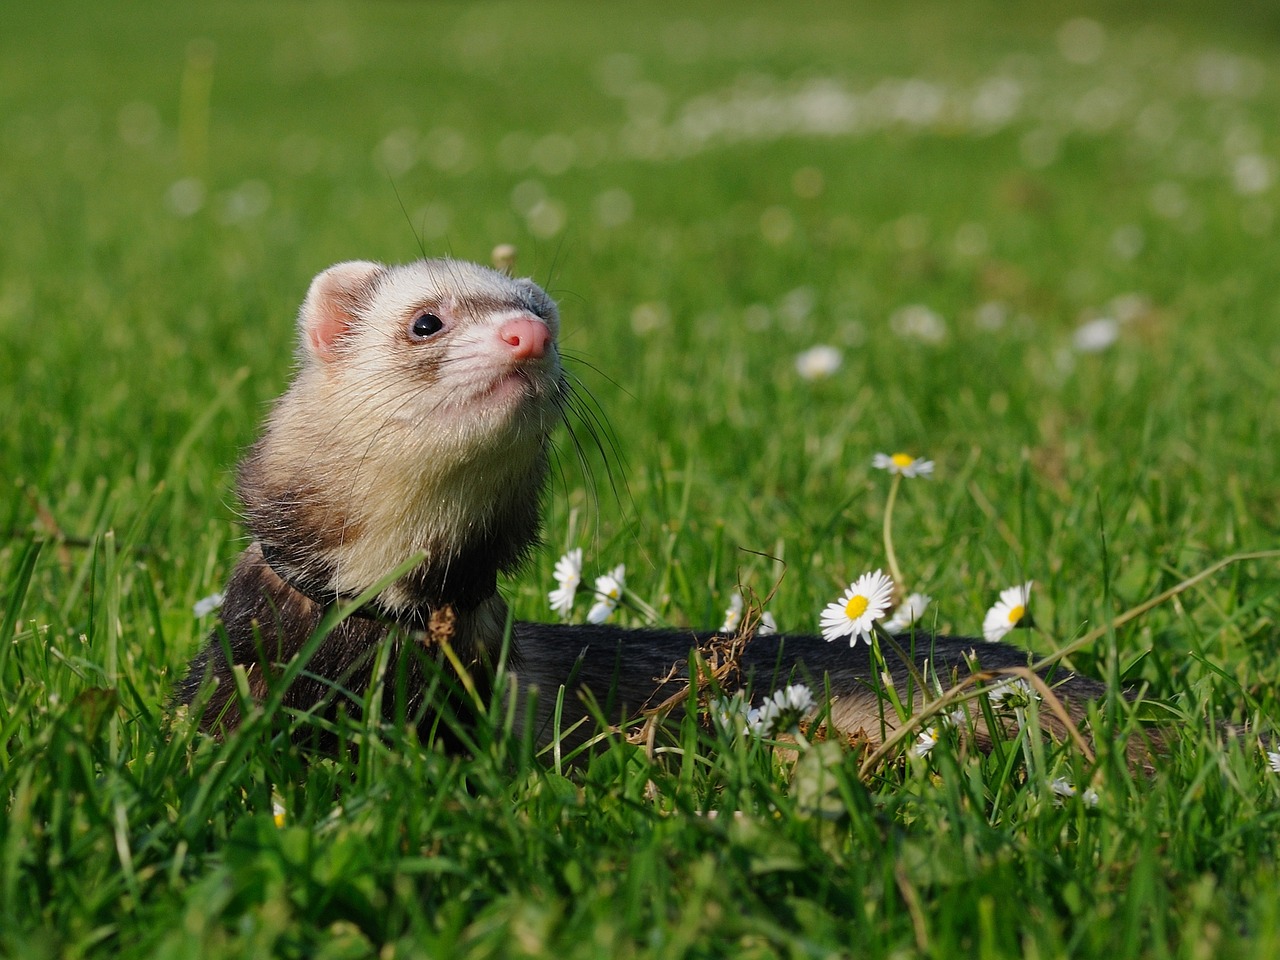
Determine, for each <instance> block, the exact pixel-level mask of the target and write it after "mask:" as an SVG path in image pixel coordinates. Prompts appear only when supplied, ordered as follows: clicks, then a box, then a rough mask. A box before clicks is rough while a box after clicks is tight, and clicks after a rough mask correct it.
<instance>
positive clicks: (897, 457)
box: [871, 453, 933, 478]
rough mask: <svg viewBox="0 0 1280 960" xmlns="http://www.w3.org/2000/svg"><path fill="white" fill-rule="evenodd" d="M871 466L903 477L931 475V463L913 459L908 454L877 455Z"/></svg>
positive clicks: (922, 458) (872, 459) (873, 458)
mask: <svg viewBox="0 0 1280 960" xmlns="http://www.w3.org/2000/svg"><path fill="white" fill-rule="evenodd" d="M871 465H872V466H873V467H875V468H876V469H878V470H888V471H889V472H890V473H900V474H902V475H903V476H904V477H908V478H910V477H928V476H932V475H933V461H932V460H926V459H924V457H913V456H912V455H911V454H909V453H877V454H876V455H875V456H874V457H872V458H871Z"/></svg>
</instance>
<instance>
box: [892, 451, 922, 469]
mask: <svg viewBox="0 0 1280 960" xmlns="http://www.w3.org/2000/svg"><path fill="white" fill-rule="evenodd" d="M889 459H890V460H892V461H893V465H894V466H895V467H909V466H911V465H912V464H913V463H915V462H916V458H915V457H913V456H912V455H911V454H909V453H895V454H894V455H893V456H892V457H890V458H889Z"/></svg>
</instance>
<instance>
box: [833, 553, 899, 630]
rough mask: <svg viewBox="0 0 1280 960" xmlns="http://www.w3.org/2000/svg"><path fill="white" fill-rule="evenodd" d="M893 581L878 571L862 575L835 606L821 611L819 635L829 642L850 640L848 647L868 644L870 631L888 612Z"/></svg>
mask: <svg viewBox="0 0 1280 960" xmlns="http://www.w3.org/2000/svg"><path fill="white" fill-rule="evenodd" d="M892 595H893V581H892V580H890V579H889V578H888V577H887V576H885V574H883V573H881V572H880V571H879V570H877V571H876V572H875V573H864V574H863V575H862V576H860V577H859V578H858V579H857V580H855V581H854V582H853V583H852V584H851V585H850V586H849V589H848V590H846V591H845V592H844V596H842V597H841V598H840V599H839V600H838V601H836V602H835V603H831V604H828V605H827V608H826V609H825V610H823V611H822V621H821V623H822V635H823V636H824V637H825V638H826V639H827V640H828V642H829V641H831V640H837V639H839V638H840V637H848V638H849V646H853V645H854V644H855V643H857V642H858V641H859V640H865V641H867V643H870V642H871V628H872V626H873V625H874V624H875V622H876V621H877V620H879V619H880V618H881V617H883V616H884V615H885V612H886V611H887V610H888V609H889V600H890V598H891V597H892Z"/></svg>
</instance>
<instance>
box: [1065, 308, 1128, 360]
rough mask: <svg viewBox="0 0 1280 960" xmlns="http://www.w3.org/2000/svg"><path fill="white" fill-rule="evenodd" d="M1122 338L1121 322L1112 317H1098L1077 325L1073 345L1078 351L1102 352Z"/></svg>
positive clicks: (1073, 335) (1072, 340)
mask: <svg viewBox="0 0 1280 960" xmlns="http://www.w3.org/2000/svg"><path fill="white" fill-rule="evenodd" d="M1119 339H1120V324H1119V323H1118V322H1117V321H1116V320H1113V319H1112V318H1111V317H1098V318H1096V319H1094V320H1090V321H1088V322H1087V323H1082V324H1080V326H1078V327H1076V332H1075V333H1073V334H1072V335H1071V345H1072V346H1073V347H1075V348H1076V351H1077V352H1078V353H1101V352H1102V351H1103V350H1105V349H1107V347H1109V346H1111V345H1112V344H1113V343H1115V342H1116V341H1117V340H1119Z"/></svg>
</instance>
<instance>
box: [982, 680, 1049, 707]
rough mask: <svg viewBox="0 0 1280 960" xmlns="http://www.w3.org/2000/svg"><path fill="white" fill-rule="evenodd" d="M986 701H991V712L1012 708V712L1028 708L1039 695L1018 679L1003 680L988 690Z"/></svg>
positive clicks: (1025, 682) (1031, 687)
mask: <svg viewBox="0 0 1280 960" xmlns="http://www.w3.org/2000/svg"><path fill="white" fill-rule="evenodd" d="M987 699H988V700H989V701H991V708H992V709H993V710H994V709H996V708H998V707H1012V708H1013V709H1014V710H1021V709H1022V708H1023V707H1029V706H1030V705H1031V704H1032V702H1033V701H1035V700H1039V699H1040V694H1038V693H1036V691H1035V688H1034V687H1033V686H1031V684H1029V683H1027V681H1025V680H1023V679H1022V678H1021V677H1018V678H1017V679H1014V680H1005V681H1003V682H1001V683H997V684H996V685H995V686H994V687H990V688H988V690H987Z"/></svg>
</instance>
